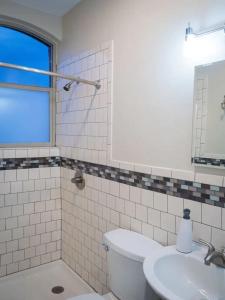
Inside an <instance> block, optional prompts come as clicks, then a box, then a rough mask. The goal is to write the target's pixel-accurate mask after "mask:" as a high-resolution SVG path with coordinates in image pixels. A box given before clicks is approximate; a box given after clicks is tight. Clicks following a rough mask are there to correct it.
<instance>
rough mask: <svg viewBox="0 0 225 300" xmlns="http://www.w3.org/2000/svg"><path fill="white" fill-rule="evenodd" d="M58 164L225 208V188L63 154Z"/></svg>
mask: <svg viewBox="0 0 225 300" xmlns="http://www.w3.org/2000/svg"><path fill="white" fill-rule="evenodd" d="M61 166H62V167H65V168H69V169H72V170H74V169H76V168H79V169H81V170H82V171H83V172H84V173H86V174H89V175H93V176H97V177H101V178H105V179H108V180H112V181H116V182H120V183H124V184H128V185H131V186H135V187H139V188H142V189H146V190H151V191H154V192H158V193H162V194H167V195H170V196H175V197H180V198H185V199H189V200H193V201H197V202H201V203H207V204H210V205H214V206H219V207H225V187H219V186H214V185H209V184H203V183H199V182H194V181H187V180H180V179H176V178H170V177H161V176H155V175H151V174H145V173H140V172H134V171H128V170H124V169H120V168H115V167H109V166H105V165H99V164H94V163H89V162H84V161H79V160H74V159H69V158H65V157H62V158H61Z"/></svg>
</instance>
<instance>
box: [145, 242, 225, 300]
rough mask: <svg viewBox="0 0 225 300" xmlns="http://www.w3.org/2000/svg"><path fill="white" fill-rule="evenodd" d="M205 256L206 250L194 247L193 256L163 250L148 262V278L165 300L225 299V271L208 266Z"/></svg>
mask: <svg viewBox="0 0 225 300" xmlns="http://www.w3.org/2000/svg"><path fill="white" fill-rule="evenodd" d="M205 255H206V248H205V247H199V246H194V251H193V252H192V253H190V254H183V253H180V252H178V251H177V250H176V248H175V246H169V247H164V248H162V249H160V250H159V251H157V253H153V254H152V256H150V257H148V258H146V259H145V261H144V265H143V270H144V274H145V277H146V279H147V281H148V283H149V284H150V285H151V286H152V288H153V289H154V290H155V292H156V293H157V294H158V295H159V296H160V297H162V298H163V299H168V300H225V269H223V268H220V267H217V266H215V265H213V264H211V265H210V266H206V265H205V264H204V257H205Z"/></svg>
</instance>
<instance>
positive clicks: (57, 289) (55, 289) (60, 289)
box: [52, 285, 64, 294]
mask: <svg viewBox="0 0 225 300" xmlns="http://www.w3.org/2000/svg"><path fill="white" fill-rule="evenodd" d="M63 292H64V287H63V286H60V285H57V286H54V287H53V288H52V293H53V294H61V293H63Z"/></svg>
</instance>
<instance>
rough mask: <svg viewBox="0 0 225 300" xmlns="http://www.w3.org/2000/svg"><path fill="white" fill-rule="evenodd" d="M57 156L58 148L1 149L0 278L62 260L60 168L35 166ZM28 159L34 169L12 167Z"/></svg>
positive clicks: (23, 165) (24, 166)
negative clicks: (44, 158)
mask: <svg viewBox="0 0 225 300" xmlns="http://www.w3.org/2000/svg"><path fill="white" fill-rule="evenodd" d="M57 155H58V149H57V148H42V149H38V148H32V149H2V150H0V277H1V276H5V275H8V274H11V273H14V272H18V271H21V270H24V269H28V268H31V267H34V266H38V265H40V264H43V263H47V262H50V261H53V260H56V259H59V258H60V257H61V195H60V167H48V166H41V165H38V159H39V157H49V156H57ZM31 157H35V164H36V167H35V168H31V167H28V168H27V166H26V163H24V164H23V163H22V164H21V165H20V166H18V165H16V164H14V159H15V161H16V162H18V159H19V158H21V159H22V158H23V159H24V158H25V159H26V158H31ZM37 166H38V167H37ZM7 168H8V169H7ZM3 169H7V170H3Z"/></svg>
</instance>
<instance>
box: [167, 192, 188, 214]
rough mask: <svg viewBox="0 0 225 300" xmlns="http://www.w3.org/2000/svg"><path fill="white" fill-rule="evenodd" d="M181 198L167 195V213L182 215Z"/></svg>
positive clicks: (182, 205)
mask: <svg viewBox="0 0 225 300" xmlns="http://www.w3.org/2000/svg"><path fill="white" fill-rule="evenodd" d="M183 209H184V204H183V199H182V198H178V197H173V196H168V213H170V214H173V215H176V216H180V217H181V216H183Z"/></svg>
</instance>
